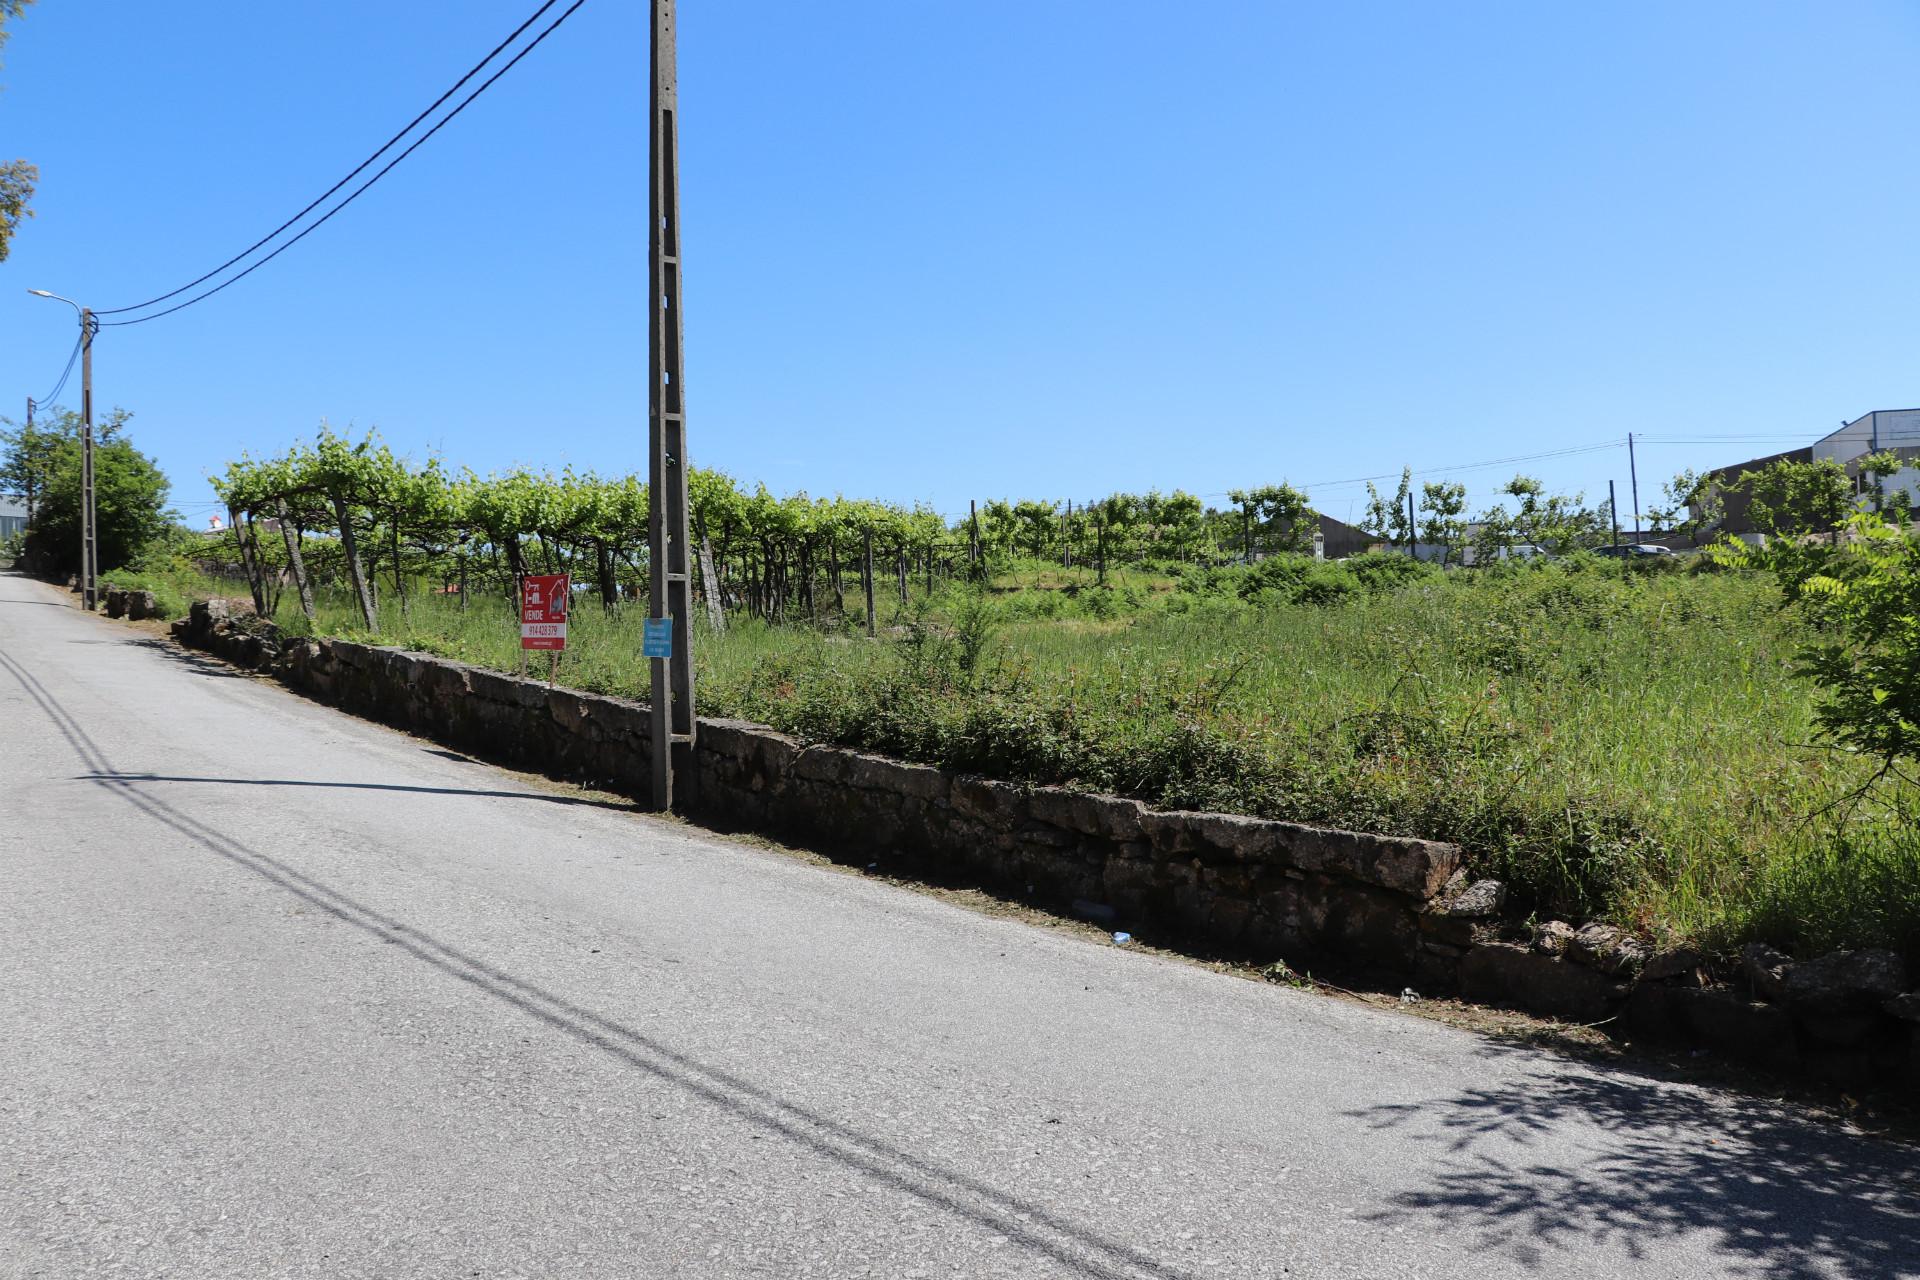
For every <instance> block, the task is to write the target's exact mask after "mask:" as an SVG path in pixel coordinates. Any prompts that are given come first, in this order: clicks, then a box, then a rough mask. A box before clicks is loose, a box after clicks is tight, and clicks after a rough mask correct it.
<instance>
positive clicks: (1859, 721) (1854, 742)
mask: <svg viewBox="0 0 1920 1280" xmlns="http://www.w3.org/2000/svg"><path fill="white" fill-rule="evenodd" d="M1847 529H1848V533H1849V535H1850V536H1849V537H1848V538H1847V539H1846V540H1845V542H1844V544H1843V545H1842V546H1840V547H1839V548H1838V549H1837V550H1836V551H1835V552H1834V553H1833V555H1832V556H1831V557H1830V558H1829V559H1828V560H1827V562H1826V564H1825V565H1824V566H1823V569H1822V572H1820V573H1816V574H1814V575H1812V576H1811V577H1809V578H1807V579H1806V581H1805V582H1804V583H1803V584H1802V596H1803V598H1804V599H1805V600H1806V601H1807V603H1808V605H1809V607H1810V608H1812V609H1813V611H1814V612H1815V614H1816V615H1817V616H1818V617H1819V618H1820V620H1821V621H1822V622H1823V623H1824V624H1825V627H1824V631H1825V634H1824V635H1823V637H1822V639H1821V640H1820V641H1819V642H1817V643H1814V644H1810V645H1808V646H1806V647H1805V648H1803V649H1802V650H1801V652H1800V664H1799V667H1798V674H1800V675H1802V676H1805V677H1808V678H1809V679H1812V680H1813V681H1814V682H1815V683H1817V684H1819V685H1820V687H1821V688H1822V689H1823V690H1824V691H1825V692H1826V695H1827V697H1826V701H1825V702H1824V703H1823V704H1822V705H1821V706H1820V707H1819V708H1818V709H1817V710H1816V712H1815V717H1816V721H1817V723H1818V724H1819V726H1820V730H1821V732H1822V733H1823V734H1824V735H1825V736H1826V737H1827V738H1829V739H1830V740H1832V741H1833V742H1835V743H1837V744H1838V745H1839V746H1841V747H1843V748H1846V749H1847V750H1850V751H1857V752H1860V753H1862V754H1865V755H1869V756H1873V757H1876V758H1878V759H1879V761H1880V763H1881V770H1880V772H1881V775H1883V776H1884V775H1885V774H1886V773H1888V772H1891V771H1895V770H1897V769H1898V768H1899V766H1900V765H1901V764H1902V762H1905V763H1909V764H1911V763H1915V762H1920V539H1917V538H1915V536H1914V535H1912V534H1910V533H1908V532H1907V531H1906V530H1904V529H1902V528H1900V527H1898V526H1896V525H1894V524H1893V523H1892V522H1891V521H1889V520H1887V519H1886V517H1884V516H1882V515H1879V514H1877V513H1861V514H1859V515H1856V516H1854V517H1853V518H1852V519H1851V520H1850V521H1848V525H1847Z"/></svg>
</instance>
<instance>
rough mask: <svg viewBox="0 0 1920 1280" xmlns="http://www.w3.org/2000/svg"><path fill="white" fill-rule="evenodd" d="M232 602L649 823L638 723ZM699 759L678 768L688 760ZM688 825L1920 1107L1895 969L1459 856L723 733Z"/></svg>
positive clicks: (685, 794) (301, 659) (683, 776)
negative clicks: (1786, 951)
mask: <svg viewBox="0 0 1920 1280" xmlns="http://www.w3.org/2000/svg"><path fill="white" fill-rule="evenodd" d="M244 608H245V606H244V603H243V602H238V601H224V600H214V601H201V602H198V603H196V604H195V605H194V606H193V611H192V613H191V615H190V616H189V617H188V618H186V619H183V620H181V621H179V622H176V623H175V624H174V626H173V631H174V635H175V636H176V637H177V638H178V639H180V640H181V641H182V642H183V643H186V644H190V645H194V646H196V647H199V648H203V649H209V650H211V651H212V652H214V653H216V654H218V655H219V656H221V657H223V658H225V659H227V660H228V661H231V662H234V663H236V664H238V665H241V666H246V667H250V668H254V669H257V670H266V671H271V672H272V673H273V674H274V675H276V676H277V677H278V678H279V679H280V680H282V681H284V682H285V683H287V684H288V685H290V686H292V687H293V688H296V689H298V690H301V691H302V692H304V693H306V694H308V695H310V696H312V697H314V698H316V699H318V700H320V701H323V702H327V703H330V704H332V705H335V706H339V707H342V708H344V709H346V710H349V711H352V712H355V713H357V714H360V715H364V716H367V717H369V718H371V719H377V720H380V721H384V722H386V723H388V724H392V725H394V726H396V727H399V728H403V729H408V730H411V731H414V732H416V733H420V734H422V735H423V736H427V737H430V738H433V739H434V740H436V741H439V742H443V743H446V744H447V745H450V746H456V747H460V748H462V749H465V750H468V751H471V752H473V753H474V754H475V755H479V756H483V757H486V758H488V759H492V760H496V761H500V762H502V763H507V764H513V765H519V766H522V767H525V768H527V769H529V770H532V771H537V772H544V773H548V774H551V775H555V776H560V777H567V778H572V779H576V780H579V781H583V782H586V783H589V784H592V785H595V786H598V787H602V788H605V789H608V790H613V791H618V792H622V793H624V794H627V795H631V796H634V797H636V798H639V799H642V800H644V799H645V798H646V797H647V794H648V790H649V787H650V777H651V772H650V769H649V746H650V742H649V734H648V730H649V725H648V713H647V708H646V706H645V705H644V704H641V703H637V702H630V701H627V700H625V699H621V698H612V697H604V696H600V695H597V694H588V693H582V692H579V691H577V690H572V689H565V688H550V687H548V686H547V685H546V684H544V683H542V682H540V681H537V680H530V679H521V678H516V677H514V676H508V675H502V674H500V673H498V672H493V671H487V670H483V669H481V668H478V667H471V666H467V665H465V664H463V663H458V662H451V661H447V660H444V659H440V658H434V657H430V656H428V655H425V654H418V653H407V652H403V651H401V650H397V649H388V648H380V647H376V646H371V645H363V644H353V643H349V642H346V641H341V640H319V641H314V640H290V639H288V638H286V637H285V636H283V635H282V634H281V633H280V632H279V631H278V630H277V629H276V628H274V627H273V626H271V625H270V624H264V623H261V622H259V621H258V620H257V619H253V618H252V617H251V616H250V615H248V614H246V613H244ZM676 750H684V748H676ZM675 776H676V779H677V782H676V786H677V787H678V788H679V798H680V799H681V800H682V802H683V806H682V807H684V808H686V809H688V810H689V812H690V813H691V815H692V816H695V817H697V818H699V819H700V820H701V821H703V822H706V823H709V824H711V825H713V826H715V827H718V828H721V829H725V830H741V831H758V832H763V833H768V834H774V835H781V836H788V837H794V838H798V839H800V840H803V841H808V842H815V843H818V844H820V845H822V846H823V847H826V848H828V849H830V850H831V851H833V852H834V853H835V855H836V856H841V857H845V856H849V855H855V854H857V855H859V856H861V857H863V858H864V857H869V856H872V857H879V858H884V859H886V860H887V862H888V864H889V866H890V867H901V866H902V865H903V864H904V865H905V866H907V867H909V868H911V869H914V870H917V871H919V872H921V873H922V874H931V875H933V876H934V877H935V878H949V877H953V876H964V877H966V878H968V879H971V880H974V881H976V882H978V883H982V884H986V885H988V886H992V887H996V888H999V889H1002V890H1005V891H1007V892H1009V893H1011V894H1012V895H1015V896H1018V897H1021V898H1023V899H1026V900H1028V901H1033V902H1037V903H1040V904H1042V905H1047V906H1052V907H1056V908H1058V909H1061V910H1063V911H1067V912H1071V913H1074V914H1079V915H1081V916H1083V917H1087V918H1090V919H1095V920H1099V921H1102V922H1104V923H1111V924H1116V925H1120V926H1124V927H1126V928H1128V929H1137V930H1140V931H1142V932H1146V933H1152V934H1155V935H1158V936H1162V937H1169V938H1179V939H1182V940H1185V941H1187V942H1189V943H1192V944H1196V945H1197V946H1199V947H1200V948H1201V949H1204V950H1206V951H1209V952H1213V953H1216V954H1221V955H1226V956H1233V957H1240V958H1247V959H1253V960H1257V961H1260V962H1266V961H1270V960H1273V959H1275V958H1277V957H1285V958H1286V960H1288V961H1289V962H1290V963H1292V964H1294V965H1296V966H1298V965H1305V964H1311V965H1315V966H1322V967H1333V968H1335V969H1344V970H1346V971H1348V972H1353V971H1356V970H1366V971H1371V972H1372V973H1374V974H1376V975H1380V976H1382V977H1387V976H1391V978H1392V984H1391V985H1395V986H1397V985H1398V983H1399V982H1400V981H1405V982H1409V983H1414V984H1417V985H1418V987H1419V990H1420V991H1422V992H1424V993H1426V994H1427V995H1449V994H1455V993H1458V994H1460V995H1462V996H1464V997H1465V998H1467V999H1469V1000H1474V1001H1478V1002H1481V1003H1485V1004H1496V1005H1505V1006H1509V1007H1514V1008H1520V1009H1524V1010H1527V1011H1529V1012H1533V1013H1538V1014H1544V1015H1547V1016H1550V1017H1556V1018H1563V1019H1566V1020H1569V1021H1574V1022H1582V1023H1593V1024H1599V1025H1604V1026H1607V1027H1609V1028H1610V1029H1613V1030H1617V1031H1622V1032H1628V1033H1631V1034H1632V1035H1634V1036H1636V1037H1641V1038H1649V1039H1658V1040H1664V1041H1668V1042H1672V1043H1678V1044H1681V1045H1685V1046H1690V1047H1693V1048H1695V1049H1696V1051H1699V1050H1704V1051H1707V1052H1710V1053H1713V1054H1716V1055H1718V1056H1722V1057H1725V1058H1730V1059H1734V1060H1738V1061H1742V1062H1746V1063H1752V1064H1755V1065H1760V1066H1766V1067H1771V1068H1776V1069H1781V1070H1786V1071H1794V1072H1804V1073H1809V1074H1813V1075H1816V1076H1818V1077H1821V1078H1824V1079H1827V1080H1830V1081H1834V1082H1837V1083H1840V1084H1843V1085H1845V1086H1847V1087H1850V1088H1862V1087H1867V1086H1870V1085H1882V1086H1886V1085H1891V1086H1894V1087H1898V1088H1901V1089H1903V1090H1906V1091H1909V1092H1920V992H1910V991H1909V990H1908V982H1909V978H1908V975H1907V972H1906V970H1905V967H1904V965H1903V963H1902V961H1901V959H1900V957H1898V956H1895V955H1892V954H1891V953H1887V952H1874V951H1856V952H1839V953H1836V954H1834V955H1831V956H1825V957H1820V958H1817V959H1811V960H1806V961H1802V962H1799V963H1795V962H1794V961H1792V960H1791V959H1789V958H1788V957H1786V956H1783V955H1780V954H1778V953H1777V952H1772V951H1770V950H1769V949H1768V948H1765V947H1750V948H1748V952H1747V954H1746V955H1745V956H1744V957H1743V958H1742V962H1741V963H1740V965H1739V966H1737V968H1734V969H1732V970H1731V971H1728V970H1726V969H1722V970H1720V971H1716V969H1715V967H1714V965H1713V964H1712V963H1710V962H1709V960H1708V959H1707V958H1706V957H1703V956H1701V955H1698V954H1696V953H1694V952H1692V951H1687V950H1671V951H1666V952H1656V951H1653V950H1651V949H1649V948H1648V947H1647V946H1646V945H1645V944H1644V943H1643V942H1642V941H1640V940H1639V939H1637V938H1635V937H1633V936H1631V935H1629V934H1627V933H1625V932H1623V931H1621V930H1619V929H1617V928H1614V927H1613V926H1610V925H1606V924H1601V923H1593V924H1588V925H1586V926H1584V927H1581V928H1579V929H1575V928H1573V927H1572V926H1570V925H1567V924H1564V923H1560V922H1557V921H1549V922H1547V923H1545V924H1540V925H1533V926H1525V925H1523V924H1522V923H1521V922H1520V921H1518V920H1516V919H1514V918H1512V917H1511V916H1510V915H1508V914H1506V913H1505V898H1506V895H1505V891H1504V889H1503V888H1502V887H1501V886H1500V885H1499V884H1497V883H1495V882H1493V881H1487V880H1482V881H1478V882H1475V881H1473V880H1471V879H1470V878H1469V877H1468V875H1467V874H1466V872H1465V871H1464V870H1463V867H1462V861H1463V859H1462V852H1461V850H1460V849H1459V848H1458V847H1457V846H1455V845H1451V844H1443V843H1438V842H1434V841H1428V840H1415V839H1408V838H1404V837H1395V836H1379V835H1367V834H1364V833H1359V832H1351V831H1335V830H1328V829H1324V828H1318V827H1308V826H1300V825H1297V824H1293V823H1286V822H1274V821H1269V820H1266V819H1261V818H1248V817H1240V816H1236V815H1233V814H1222V813H1190V812H1168V811H1161V810H1156V809H1151V808H1148V807H1147V806H1145V805H1143V804H1141V803H1139V802H1138V801H1134V800H1128V799H1124V798H1122V797H1118V796H1107V795H1094V794H1088V793H1085V792H1079V791H1071V790H1067V789H1064V788H1059V787H1044V786H1021V785H1015V784H1011V783H1006V782H997V781H994V780H991V779H987V778H980V777H974V776H971V775H965V774H956V773H952V772H950V771H947V770H944V769H938V768H933V767H930V766H927V765H918V764H909V763H905V762H902V761H898V760H891V759H887V758H885V757H881V756H876V755H870V754H867V753H864V752H860V751H854V750H849V749H846V748H841V747H831V746H821V745H811V744H807V743H803V742H801V741H799V740H797V739H795V738H792V737H789V736H787V735H785V734H782V733H778V732H776V731H774V730H772V729H770V728H767V727H766V726H764V725H756V724H749V723H746V722H743V721H737V720H715V719H703V720H701V721H700V725H699V733H698V735H697V742H696V744H695V746H694V747H693V748H692V749H691V751H690V752H689V753H688V755H687V756H686V757H684V758H682V759H680V760H679V761H677V762H676V775H675Z"/></svg>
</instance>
